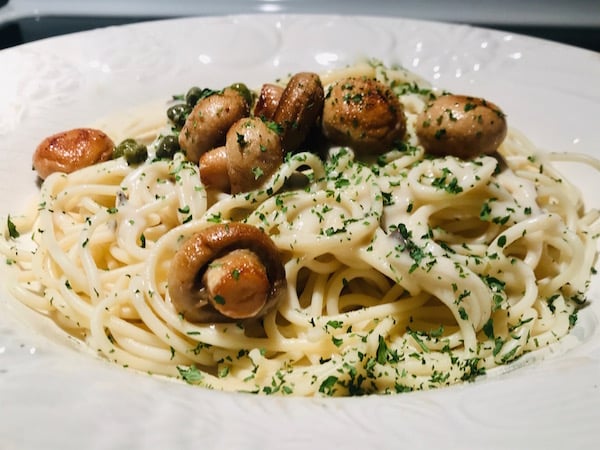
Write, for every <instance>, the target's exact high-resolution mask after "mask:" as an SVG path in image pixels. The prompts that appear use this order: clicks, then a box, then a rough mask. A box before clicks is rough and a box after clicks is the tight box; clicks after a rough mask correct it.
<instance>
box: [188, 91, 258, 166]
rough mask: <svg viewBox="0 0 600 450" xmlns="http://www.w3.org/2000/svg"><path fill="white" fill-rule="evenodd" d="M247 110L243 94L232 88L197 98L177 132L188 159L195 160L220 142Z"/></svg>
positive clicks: (246, 113) (245, 114)
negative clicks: (179, 130)
mask: <svg viewBox="0 0 600 450" xmlns="http://www.w3.org/2000/svg"><path fill="white" fill-rule="evenodd" d="M249 110H250V107H249V105H248V102H247V100H246V98H245V96H244V95H243V94H242V93H241V92H240V91H239V90H238V89H234V88H231V87H229V88H225V89H224V90H223V92H222V93H216V94H213V95H210V96H208V97H205V98H203V99H201V100H200V101H198V103H196V106H194V109H193V110H192V112H191V113H190V114H189V116H188V117H187V119H186V121H185V124H184V125H183V128H182V129H181V132H180V133H179V145H180V147H181V149H183V150H184V151H185V152H186V155H187V158H188V159H189V160H190V161H198V159H199V158H200V156H201V155H202V154H203V153H204V152H207V151H208V150H210V149H213V148H215V147H217V146H219V145H222V144H223V142H224V140H225V136H226V134H227V130H229V128H230V127H231V125H233V124H234V123H235V122H236V121H238V120H239V119H241V118H242V117H245V116H247V115H248V113H249Z"/></svg>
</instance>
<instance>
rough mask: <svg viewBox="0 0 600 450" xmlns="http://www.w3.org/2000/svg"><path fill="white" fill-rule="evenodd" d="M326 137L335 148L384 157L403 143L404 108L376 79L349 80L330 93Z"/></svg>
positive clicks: (324, 126) (338, 83)
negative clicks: (398, 144) (399, 143)
mask: <svg viewBox="0 0 600 450" xmlns="http://www.w3.org/2000/svg"><path fill="white" fill-rule="evenodd" d="M322 128H323V134H324V135H325V136H326V137H327V138H328V139H329V140H330V141H331V142H333V143H334V144H337V145H345V146H349V147H351V148H352V149H353V150H354V151H356V152H358V153H363V154H369V153H372V154H380V153H383V152H386V151H388V150H390V149H391V148H392V146H393V145H394V143H395V142H396V141H399V140H402V139H403V138H404V134H405V132H406V117H405V115H404V108H403V106H402V104H401V103H400V100H398V97H397V96H396V95H395V94H394V93H393V92H392V90H391V89H390V88H389V87H387V86H386V85H385V84H383V83H381V82H380V81H378V80H375V79H373V78H365V77H362V78H361V77H348V78H344V79H342V80H339V81H337V82H336V83H335V84H334V85H333V86H332V87H331V88H330V90H329V92H328V94H327V96H326V98H325V104H324V106H323V120H322Z"/></svg>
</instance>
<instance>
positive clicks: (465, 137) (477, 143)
mask: <svg viewBox="0 0 600 450" xmlns="http://www.w3.org/2000/svg"><path fill="white" fill-rule="evenodd" d="M415 130H416V132H417V136H418V137H419V141H420V143H421V145H423V147H424V148H425V150H426V151H427V152H428V153H431V154H433V155H437V156H445V155H453V156H457V157H459V158H463V159H469V158H473V157H475V156H478V155H482V154H488V155H489V154H492V153H494V152H495V151H496V149H497V148H498V147H499V146H500V144H501V143H502V141H503V140H504V138H505V137H506V133H507V125H506V117H505V115H504V113H503V112H502V110H501V109H500V108H498V107H497V106H496V105H494V104H493V103H490V102H488V101H486V100H484V99H481V98H475V97H467V96H464V95H443V96H440V97H438V98H437V99H435V100H434V101H433V102H431V103H430V104H428V105H427V107H426V108H425V110H424V111H423V112H422V113H421V114H419V116H417V121H416V124H415Z"/></svg>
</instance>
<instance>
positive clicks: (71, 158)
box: [32, 128, 115, 179]
mask: <svg viewBox="0 0 600 450" xmlns="http://www.w3.org/2000/svg"><path fill="white" fill-rule="evenodd" d="M114 147H115V144H114V143H113V141H112V139H111V138H109V137H108V136H107V135H106V134H105V133H104V132H102V131H100V130H96V129H94V128H75V129H72V130H68V131H62V132H60V133H56V134H53V135H52V136H48V137H47V138H46V139H44V140H43V141H42V142H41V143H40V144H39V145H38V146H37V148H36V149H35V152H34V153H33V161H32V162H33V168H34V169H35V170H36V171H37V173H38V176H39V177H40V178H41V179H45V178H46V177H48V176H49V175H50V174H52V173H54V172H64V173H71V172H74V171H75V170H78V169H83V168H84V167H88V166H91V165H93V164H96V163H99V162H102V161H107V160H109V159H111V158H112V154H113V149H114Z"/></svg>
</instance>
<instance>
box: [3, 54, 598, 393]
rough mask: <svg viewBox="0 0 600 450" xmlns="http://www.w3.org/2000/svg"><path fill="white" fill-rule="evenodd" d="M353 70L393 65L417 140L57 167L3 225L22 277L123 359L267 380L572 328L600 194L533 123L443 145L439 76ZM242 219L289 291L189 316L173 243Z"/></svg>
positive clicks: (248, 387)
mask: <svg viewBox="0 0 600 450" xmlns="http://www.w3.org/2000/svg"><path fill="white" fill-rule="evenodd" d="M349 73H352V74H363V75H367V76H376V77H377V78H379V79H380V80H382V81H384V82H386V83H392V82H393V86H394V89H395V90H396V92H398V93H399V95H400V99H401V101H402V103H403V104H404V106H405V112H406V114H407V119H408V136H409V139H408V140H407V143H406V144H407V145H406V148H404V149H402V150H392V151H390V152H389V153H387V154H385V155H384V156H383V157H381V158H379V159H378V160H377V161H373V162H369V163H365V162H360V161H358V160H357V159H356V158H355V157H354V154H353V152H352V151H351V149H345V148H332V149H331V150H330V153H329V155H328V157H327V158H326V160H325V161H324V160H323V159H321V158H320V157H319V156H317V155H316V154H313V153H310V152H308V151H301V152H299V153H297V154H294V155H292V156H289V157H288V158H287V159H286V160H285V162H284V163H283V165H282V166H281V167H280V168H279V169H278V171H277V172H276V173H275V174H274V175H273V176H272V177H271V179H270V180H269V181H268V182H267V183H266V184H265V185H264V186H263V187H262V188H261V189H259V190H256V191H252V192H249V193H242V194H238V195H235V196H231V195H227V194H215V193H208V192H207V190H206V189H205V188H204V187H203V185H202V183H201V181H200V177H199V176H198V168H197V166H196V165H194V164H192V163H190V162H187V161H186V160H185V159H184V158H183V156H182V155H181V154H178V156H176V157H175V159H174V160H172V161H168V160H157V161H152V158H149V160H148V162H147V163H145V164H142V165H139V166H128V165H127V163H126V162H125V161H124V159H123V158H121V159H117V160H111V161H108V162H104V163H101V164H97V165H95V166H92V167H88V168H85V169H83V170H80V171H77V172H75V173H72V174H70V175H64V174H53V175H51V176H50V177H48V178H47V179H46V180H45V182H44V183H43V185H42V187H41V190H40V193H39V198H37V199H36V200H35V202H34V205H33V206H32V207H31V208H30V211H29V212H27V213H26V214H24V215H21V216H17V215H11V216H10V218H9V220H8V222H10V223H11V224H13V225H14V227H15V228H16V230H18V231H19V233H20V234H21V237H20V238H18V239H15V238H14V236H13V237H10V234H11V233H10V230H9V229H8V227H6V228H7V229H5V230H4V232H3V234H4V239H2V240H1V241H0V249H1V250H0V251H1V252H2V253H3V254H4V255H5V256H6V259H7V262H8V263H9V264H8V265H7V267H8V269H9V270H11V271H14V274H15V276H14V280H15V282H14V283H13V284H12V285H11V286H9V288H10V291H11V292H12V294H13V295H14V296H15V297H16V298H17V299H18V300H19V301H21V302H22V303H24V304H25V305H28V306H29V307H31V308H33V309H35V310H37V311H40V312H41V313H43V314H45V315H47V316H48V318H49V319H51V320H53V321H54V322H55V323H56V324H57V325H58V326H59V327H61V328H62V329H64V330H65V331H66V332H68V333H70V334H71V335H73V336H75V337H77V338H78V339H81V340H82V341H84V342H85V343H86V344H87V345H88V346H89V347H90V348H91V349H93V350H95V351H97V352H98V354H100V355H102V356H103V357H104V358H106V359H108V360H110V361H113V362H115V363H117V364H120V365H123V366H127V367H130V368H134V369H137V370H140V371H144V372H148V373H152V374H162V375H167V376H172V377H179V378H184V379H185V380H186V381H188V382H190V383H193V384H199V385H201V386H205V387H211V388H215V389H223V390H232V391H233V390H235V391H249V392H258V393H267V394H271V393H278V394H289V395H303V396H306V395H360V394H369V393H393V392H403V391H409V390H417V389H429V388H433V387H438V386H444V385H450V384H453V383H457V382H461V381H463V380H472V379H473V378H474V377H476V376H477V375H480V374H482V373H485V371H486V370H489V369H490V368H493V367H495V366H498V365H501V364H505V363H508V362H510V361H512V360H514V359H515V358H517V357H519V356H521V355H523V354H524V353H526V352H529V351H533V350H536V349H538V348H541V347H545V346H548V345H550V344H552V343H554V342H556V341H557V340H558V339H560V338H561V337H563V336H565V335H566V334H567V333H568V331H569V328H570V326H571V325H572V323H573V320H574V318H575V317H576V316H575V314H576V311H577V307H578V305H579V304H580V303H581V302H583V301H584V298H585V297H584V293H585V291H586V289H587V287H588V283H589V279H590V276H591V273H592V271H593V270H594V269H593V265H594V259H595V257H596V248H597V246H596V241H595V240H596V237H597V235H598V232H599V231H600V222H599V214H598V212H597V211H595V210H594V211H588V212H586V211H584V208H583V204H582V199H581V198H580V195H579V193H578V191H577V190H576V189H575V188H574V187H573V186H572V185H571V184H570V183H569V182H568V181H567V180H565V179H563V178H562V177H561V176H560V174H558V173H557V172H556V170H555V169H554V168H553V166H552V162H551V161H550V159H549V156H548V155H545V154H543V153H542V152H539V151H538V150H537V149H536V148H535V147H534V146H533V145H532V144H531V143H530V142H529V141H527V139H526V138H525V137H524V136H523V135H521V134H519V133H518V132H516V131H515V130H510V131H509V135H508V137H507V138H506V140H505V142H504V143H503V144H502V146H501V147H500V149H499V154H500V155H501V156H502V158H501V159H502V162H499V160H498V159H496V158H495V157H491V156H481V157H478V158H475V159H473V160H469V161H464V160H459V159H457V158H454V157H445V158H436V159H431V158H428V157H425V155H424V152H423V150H422V148H421V147H419V146H418V142H417V141H416V138H415V137H414V118H415V116H416V114H418V112H419V111H421V110H422V108H423V107H424V105H425V101H426V99H427V96H428V95H429V94H428V91H427V90H428V89H429V88H428V86H427V85H426V84H425V83H424V82H423V81H422V80H419V79H418V78H417V77H415V76H414V75H412V74H410V73H407V72H406V71H404V70H391V69H386V68H384V67H382V66H378V65H375V66H371V65H367V66H359V67H356V68H351V69H347V70H345V71H342V72H338V73H334V74H325V75H323V78H322V79H323V82H324V84H328V83H330V82H331V81H333V80H334V79H335V77H339V76H340V74H341V75H343V76H346V75H348V74H349ZM417 88H420V89H421V91H420V92H419V89H417ZM145 116H147V114H146V113H145V112H144V113H142V114H141V115H140V117H141V119H140V120H139V121H136V123H129V124H128V126H126V127H124V128H123V129H121V130H117V129H114V128H113V129H112V132H111V129H110V128H108V129H105V131H106V132H108V134H109V135H111V136H113V137H114V138H115V140H118V139H121V138H124V137H135V138H139V139H145V140H147V141H151V140H152V139H153V138H154V137H156V135H157V134H158V133H160V131H161V130H162V129H163V127H164V126H165V123H162V122H161V120H162V119H161V120H150V121H149V122H148V123H145V122H144V120H143V119H144V117H145ZM109 125H110V124H109ZM150 148H152V146H151V147H150ZM561 158H563V157H562V156H561ZM570 158H572V159H575V158H576V157H575V156H570ZM596 164H597V163H596ZM290 178H296V179H299V180H300V181H301V182H304V184H303V185H302V186H301V187H298V188H290V185H291V184H290ZM228 221H244V222H247V223H249V224H252V225H255V226H257V227H259V228H261V229H263V230H264V231H266V232H267V233H268V234H269V235H270V236H271V238H272V240H273V241H274V242H275V244H276V245H277V247H278V248H279V250H280V252H281V255H282V257H283V258H284V262H285V271H286V275H287V280H288V285H289V289H288V296H287V298H286V299H285V300H284V301H282V302H281V303H280V304H279V305H278V307H277V308H276V309H275V310H274V311H272V312H271V313H269V314H268V315H267V316H266V317H265V318H264V320H263V321H262V322H260V321H255V322H254V323H244V324H236V323H227V324H193V323H189V322H187V321H186V320H185V318H184V317H182V316H181V315H180V314H178V313H177V311H176V310H175V309H174V308H173V306H172V304H171V302H170V299H169V296H168V291H167V284H166V283H167V281H166V280H167V273H168V269H169V262H170V260H171V258H172V257H173V255H174V253H175V251H176V250H177V248H178V247H179V246H180V244H181V243H182V242H183V241H184V240H185V239H186V238H188V237H189V236H191V235H192V234H193V233H194V232H196V231H198V230H201V229H203V228H205V227H207V226H208V225H210V224H212V223H215V222H228ZM5 223H7V221H5ZM12 234H13V235H14V230H13V233H12ZM30 235H31V237H32V239H31V238H30ZM32 245H33V248H32Z"/></svg>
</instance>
